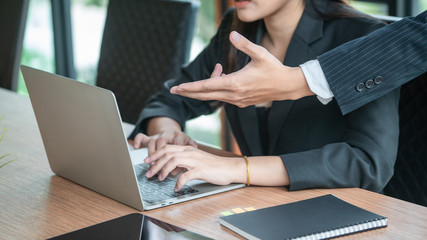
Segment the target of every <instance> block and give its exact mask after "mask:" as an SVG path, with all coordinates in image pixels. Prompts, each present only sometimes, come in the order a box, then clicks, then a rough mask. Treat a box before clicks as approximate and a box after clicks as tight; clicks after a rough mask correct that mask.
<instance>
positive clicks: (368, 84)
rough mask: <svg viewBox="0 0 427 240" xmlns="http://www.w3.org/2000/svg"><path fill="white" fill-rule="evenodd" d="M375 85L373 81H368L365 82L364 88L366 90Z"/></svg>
mask: <svg viewBox="0 0 427 240" xmlns="http://www.w3.org/2000/svg"><path fill="white" fill-rule="evenodd" d="M374 85H375V83H374V80H372V79H369V80H368V81H366V82H365V87H366V88H372V87H373V86H374Z"/></svg>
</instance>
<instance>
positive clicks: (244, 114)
mask: <svg viewBox="0 0 427 240" xmlns="http://www.w3.org/2000/svg"><path fill="white" fill-rule="evenodd" d="M264 33H265V26H264V23H262V22H260V24H259V26H258V29H257V32H256V37H255V43H256V44H260V43H261V40H262V37H263V36H264ZM249 61H250V58H249V57H248V56H247V57H246V59H245V61H244V62H243V65H242V66H240V67H239V69H240V68H242V67H243V66H245V65H246V64H248V63H249ZM237 111H238V115H239V121H240V126H241V129H242V133H243V135H244V138H245V139H246V143H247V144H248V148H249V149H250V151H251V155H252V156H262V155H263V151H262V145H261V138H260V135H259V123H258V116H257V113H256V110H255V106H248V107H245V108H240V109H239V108H238V110H237Z"/></svg>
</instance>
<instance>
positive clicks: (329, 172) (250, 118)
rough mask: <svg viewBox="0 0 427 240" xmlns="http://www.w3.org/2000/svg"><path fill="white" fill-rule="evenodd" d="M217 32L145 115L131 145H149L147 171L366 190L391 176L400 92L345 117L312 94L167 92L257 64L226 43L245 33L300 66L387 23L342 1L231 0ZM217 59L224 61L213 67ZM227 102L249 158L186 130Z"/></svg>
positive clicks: (221, 180)
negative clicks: (213, 147) (271, 96)
mask: <svg viewBox="0 0 427 240" xmlns="http://www.w3.org/2000/svg"><path fill="white" fill-rule="evenodd" d="M235 6H236V8H235V9H232V10H230V11H228V12H227V13H226V14H225V16H224V18H223V20H222V22H221V26H220V27H219V29H218V32H217V34H216V35H215V36H214V38H213V39H212V40H211V42H210V44H209V45H208V46H207V47H206V48H205V49H204V51H202V52H201V53H200V55H199V56H198V57H197V58H196V59H195V60H194V61H193V62H192V63H191V64H189V65H188V66H187V67H185V68H183V69H182V71H181V75H180V76H178V77H177V78H176V79H173V80H170V81H167V82H166V83H165V87H164V89H163V91H161V92H160V93H158V94H157V95H155V96H153V97H152V98H151V99H150V100H149V101H148V103H147V105H146V107H145V108H144V110H143V111H142V113H141V117H140V120H139V122H138V123H137V127H136V129H135V131H134V132H133V135H132V136H131V137H132V138H133V137H134V146H135V147H136V148H138V147H142V146H143V145H145V146H147V147H148V148H149V153H150V156H149V157H147V159H145V161H146V162H147V163H149V164H151V165H152V166H151V168H150V171H148V172H147V174H146V175H147V177H152V176H153V175H154V174H156V173H159V178H160V179H161V180H162V179H164V178H165V177H166V176H167V175H168V174H173V175H175V174H178V173H181V172H182V171H183V169H185V170H187V171H185V172H184V173H183V174H182V175H181V176H180V177H179V179H178V183H177V188H176V189H177V190H178V189H180V188H181V187H182V186H183V185H184V184H185V183H186V182H187V181H188V180H190V179H196V178H197V179H202V180H206V181H209V182H211V183H214V184H228V183H231V182H244V183H247V184H248V185H249V184H254V185H264V186H288V187H289V189H290V190H298V189H305V188H314V187H326V188H338V187H361V188H365V189H370V190H374V191H380V190H382V188H383V187H384V186H385V184H386V183H387V182H388V180H389V179H390V177H391V176H392V174H393V166H394V161H395V157H396V151H397V138H398V114H397V105H398V99H399V94H398V92H397V91H395V92H392V93H390V94H388V95H386V96H384V97H382V98H380V99H378V100H377V101H375V102H373V103H372V104H370V105H369V106H366V107H363V108H361V109H359V110H357V111H354V112H352V113H350V114H348V115H346V116H342V115H341V113H340V110H339V107H338V106H337V104H336V102H332V103H330V104H328V105H322V104H321V103H320V102H319V101H318V100H317V99H316V97H314V96H312V97H306V98H302V99H299V100H296V101H277V102H268V103H263V104H259V105H256V106H249V107H246V108H238V107H236V106H234V105H231V104H224V103H222V102H217V101H199V100H194V99H188V98H184V97H180V96H177V95H172V94H170V93H169V89H170V88H171V87H172V86H176V85H179V84H181V83H185V82H191V81H197V80H199V79H206V78H208V77H209V76H210V75H211V74H212V75H213V76H219V75H221V74H222V68H224V69H225V73H231V72H234V71H236V70H239V69H241V68H242V67H244V66H246V65H249V64H253V63H252V62H250V58H249V57H248V56H247V55H245V54H243V53H242V52H238V51H237V50H235V49H234V48H233V47H232V46H231V45H230V42H229V41H228V37H229V36H230V37H231V38H232V39H234V40H237V39H238V38H239V37H240V35H239V34H238V33H237V32H233V33H232V34H230V33H231V32H232V31H234V30H236V31H238V32H240V33H241V34H242V35H244V36H245V37H247V38H248V39H249V40H251V41H252V42H254V43H256V44H259V45H261V46H263V47H264V49H266V50H267V51H268V52H269V53H271V54H272V55H273V56H275V57H276V58H277V59H278V60H279V61H278V63H279V64H285V65H287V66H298V65H299V64H301V63H303V62H306V61H307V60H310V59H313V58H315V57H316V56H318V55H320V54H321V53H323V52H326V51H328V50H330V49H332V48H334V47H336V46H338V45H340V44H343V43H344V42H347V41H349V40H351V39H354V38H357V37H360V36H363V35H365V34H367V33H369V32H370V31H373V30H375V29H377V28H380V27H382V26H383V25H384V24H383V23H382V22H380V21H377V20H375V19H372V18H370V17H368V16H366V15H363V14H361V13H359V12H356V11H355V10H353V9H351V8H350V7H349V6H347V5H346V4H344V3H343V2H341V1H326V0H325V1H319V0H316V1H315V0H311V1H309V0H306V1H303V0H271V1H268V2H266V1H257V0H250V1H235ZM217 63H220V65H217ZM220 106H224V107H225V110H226V113H227V118H228V121H229V122H230V125H231V127H232V131H233V133H234V136H235V138H236V140H237V142H238V144H239V147H240V150H241V152H242V153H243V154H244V155H247V156H249V157H243V158H242V157H221V156H218V155H214V154H210V153H207V152H205V151H202V150H200V149H197V144H196V143H195V142H194V141H193V140H191V139H190V138H189V137H188V136H186V135H185V134H184V133H183V128H184V125H185V121H186V120H188V119H191V118H194V117H197V116H200V115H202V114H209V113H212V112H214V111H215V110H216V109H217V108H218V107H220Z"/></svg>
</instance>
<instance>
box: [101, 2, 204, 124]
mask: <svg viewBox="0 0 427 240" xmlns="http://www.w3.org/2000/svg"><path fill="white" fill-rule="evenodd" d="M198 8H199V2H198V1H197V0H178V1H177V0H175V1H174V0H110V1H109V5H108V12H107V18H106V22H105V28H104V35H103V39H102V45H101V54H100V59H99V65H98V76H97V85H98V86H100V87H103V88H106V89H110V90H112V91H113V92H114V94H115V96H116V98H117V102H118V106H119V110H120V113H121V116H122V120H123V121H124V122H128V123H135V122H136V121H137V119H138V116H139V114H140V112H141V110H142V108H143V107H144V105H145V102H146V101H147V99H148V98H149V97H150V96H151V95H153V94H154V93H156V92H158V91H159V90H160V89H161V88H162V85H163V82H164V81H165V80H167V79H170V78H173V77H175V76H176V75H177V74H178V72H179V70H180V68H181V66H182V65H183V64H185V63H187V62H188V59H189V54H190V48H191V42H192V39H193V33H194V28H195V21H196V15H197V10H198Z"/></svg>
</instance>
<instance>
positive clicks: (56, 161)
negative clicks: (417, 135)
mask: <svg viewBox="0 0 427 240" xmlns="http://www.w3.org/2000/svg"><path fill="white" fill-rule="evenodd" d="M21 70H22V74H23V76H24V80H25V83H26V85H27V89H28V93H29V95H30V99H31V103H32V105H33V109H34V113H35V115H36V119H37V123H38V126H39V129H40V133H41V136H42V139H43V143H44V147H45V150H46V154H47V157H48V160H49V165H50V167H51V169H52V171H53V172H54V173H55V174H57V175H58V176H61V177H64V178H66V179H69V180H71V181H73V182H75V183H77V184H80V185H82V186H85V187H87V188H89V189H92V190H94V191H96V192H98V193H100V194H103V195H105V196H108V197H110V198H112V199H115V200H117V201H120V202H122V203H124V204H127V205H129V206H131V207H134V208H136V209H138V210H141V211H142V210H149V209H154V208H158V207H162V206H167V205H171V204H175V203H179V202H183V201H188V200H192V199H195V198H199V197H204V196H208V195H212V194H215V193H220V192H224V191H228V190H232V189H236V188H240V187H243V186H244V184H231V185H227V186H217V185H213V184H209V183H207V182H203V181H199V180H193V181H190V182H188V183H187V185H186V186H185V187H184V188H183V190H182V191H180V192H174V190H173V189H174V186H175V179H173V178H167V180H164V181H163V182H160V181H158V180H157V178H156V177H153V178H150V179H147V178H146V177H145V171H146V169H147V167H148V166H147V165H146V164H145V163H143V159H144V158H145V157H146V156H147V149H139V150H133V149H132V148H131V147H130V145H129V144H128V142H127V139H126V136H125V133H124V130H123V127H122V122H121V117H120V113H119V110H118V107H117V103H116V99H115V97H114V94H113V93H112V92H111V91H109V90H105V89H102V88H99V87H95V86H92V85H88V84H85V83H81V82H78V81H75V80H72V79H69V78H65V77H62V76H58V75H55V74H51V73H47V72H44V71H40V70H38V69H34V68H30V67H27V66H21ZM145 184H149V185H151V186H146V185H145Z"/></svg>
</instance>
